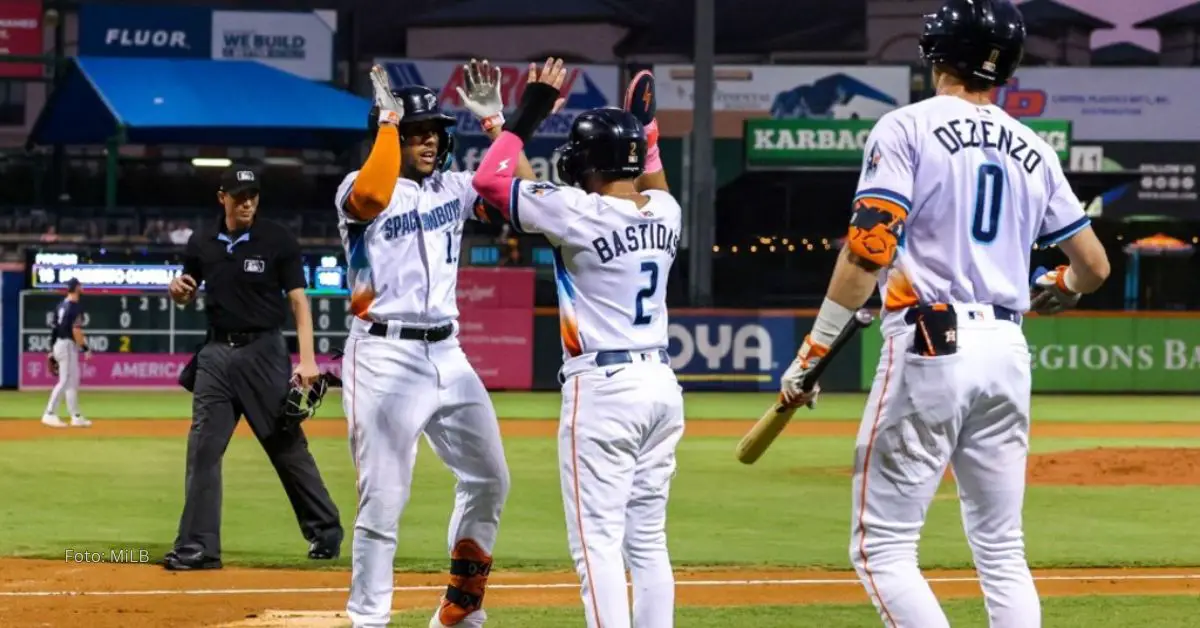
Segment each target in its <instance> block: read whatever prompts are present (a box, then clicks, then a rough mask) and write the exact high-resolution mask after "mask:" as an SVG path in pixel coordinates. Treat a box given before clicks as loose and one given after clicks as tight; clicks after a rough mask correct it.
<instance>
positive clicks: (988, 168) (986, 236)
mask: <svg viewBox="0 0 1200 628" xmlns="http://www.w3.org/2000/svg"><path fill="white" fill-rule="evenodd" d="M975 185H976V187H975V214H974V216H973V217H972V218H971V237H973V238H975V240H976V241H977V242H982V243H984V244H990V243H991V242H992V241H993V240H995V239H996V233H997V232H998V231H999V230H1000V204H1001V203H1003V202H1004V170H1003V169H1001V168H1000V166H998V165H996V164H983V165H982V166H979V175H978V177H976V183H975Z"/></svg>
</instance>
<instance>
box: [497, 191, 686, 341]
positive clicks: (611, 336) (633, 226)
mask: <svg viewBox="0 0 1200 628" xmlns="http://www.w3.org/2000/svg"><path fill="white" fill-rule="evenodd" d="M513 186H514V188H515V189H514V190H513V193H512V201H511V207H510V208H509V214H510V215H511V217H512V224H513V227H514V228H515V229H516V230H517V231H518V232H522V233H541V234H544V235H545V236H546V238H547V239H548V240H550V244H552V245H553V246H554V270H555V279H556V280H557V284H558V316H559V326H560V328H561V332H562V344H563V353H564V356H565V357H564V359H569V358H571V357H575V356H579V355H582V354H584V353H592V352H596V351H624V350H629V351H636V350H644V349H665V348H667V342H668V340H667V308H666V300H667V295H666V285H667V275H668V274H669V273H670V271H671V264H672V262H674V261H675V254H676V252H677V251H678V250H679V230H680V223H681V220H682V217H681V216H682V211H681V210H680V208H679V203H677V202H676V201H675V199H674V198H673V197H672V196H671V195H670V194H668V193H666V192H662V191H658V190H648V191H646V192H645V194H646V195H647V196H648V197H650V202H648V203H646V204H645V205H644V206H642V207H640V208H639V207H638V206H637V205H636V204H635V203H634V202H633V201H629V200H625V199H618V198H613V197H611V196H601V195H599V194H588V193H587V192H584V191H583V190H580V189H579V188H574V187H559V186H557V185H554V184H553V183H547V182H542V181H526V180H522V179H514V180H513Z"/></svg>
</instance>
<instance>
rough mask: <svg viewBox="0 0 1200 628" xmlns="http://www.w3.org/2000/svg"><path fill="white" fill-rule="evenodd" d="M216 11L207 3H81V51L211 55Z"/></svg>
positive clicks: (113, 54)
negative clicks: (213, 15)
mask: <svg viewBox="0 0 1200 628" xmlns="http://www.w3.org/2000/svg"><path fill="white" fill-rule="evenodd" d="M211 41H212V11H211V10H210V9H207V8H204V7H179V6H176V7H171V6H152V5H110V4H91V3H86V4H83V5H81V6H80V7H79V54H80V55H82V56H97V57H187V58H194V59H205V58H208V57H209V47H210V42H211Z"/></svg>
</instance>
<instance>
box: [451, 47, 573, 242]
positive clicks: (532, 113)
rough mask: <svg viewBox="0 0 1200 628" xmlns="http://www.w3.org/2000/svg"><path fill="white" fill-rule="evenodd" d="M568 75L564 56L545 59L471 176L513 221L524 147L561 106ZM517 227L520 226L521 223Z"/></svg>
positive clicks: (485, 196) (482, 192)
mask: <svg viewBox="0 0 1200 628" xmlns="http://www.w3.org/2000/svg"><path fill="white" fill-rule="evenodd" d="M565 77H566V72H565V71H564V70H563V67H562V59H558V60H555V61H554V62H553V63H551V60H550V59H547V60H546V66H545V67H544V68H543V69H542V72H541V75H540V77H537V78H536V79H535V80H534V81H533V82H531V83H529V84H528V85H527V86H526V87H525V93H524V94H522V95H521V104H520V105H519V106H518V107H517V110H516V111H515V112H513V117H512V119H511V120H508V121H506V122H505V123H504V127H503V130H502V132H501V133H500V134H499V137H498V138H497V139H496V141H495V142H493V143H492V146H491V148H489V149H488V151H487V153H486V154H485V155H484V156H483V162H482V163H480V164H479V168H478V169H476V171H475V176H474V178H473V179H472V184H473V185H474V186H475V191H476V192H478V193H479V196H481V197H482V198H483V200H485V201H487V202H488V203H489V204H491V205H492V206H494V207H496V208H497V209H499V210H500V212H501V213H502V214H504V217H505V218H508V219H509V220H512V216H511V214H512V208H513V201H514V198H515V192H516V190H515V188H516V182H517V181H519V180H520V179H521V177H520V176H519V175H518V173H517V163H518V161H519V158H520V156H521V150H522V149H523V148H524V146H525V142H528V141H529V140H530V138H532V137H533V133H534V132H535V131H536V130H537V128H538V127H539V126H541V124H542V122H543V121H544V120H545V119H546V117H547V116H549V115H550V114H551V113H552V112H553V111H554V109H555V108H556V107H561V106H562V104H561V101H562V99H561V98H559V92H560V90H561V89H562V83H563V79H564V78H565ZM530 175H532V169H530ZM529 178H532V176H530V177H529ZM515 226H516V227H517V228H518V229H520V225H519V224H516V225H515Z"/></svg>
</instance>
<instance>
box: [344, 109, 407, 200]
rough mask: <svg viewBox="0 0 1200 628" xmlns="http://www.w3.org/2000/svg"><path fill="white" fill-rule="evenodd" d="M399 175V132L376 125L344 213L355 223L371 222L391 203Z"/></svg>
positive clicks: (391, 127) (390, 126)
mask: <svg viewBox="0 0 1200 628" xmlns="http://www.w3.org/2000/svg"><path fill="white" fill-rule="evenodd" d="M398 176H400V131H399V130H397V129H396V127H395V126H392V125H389V124H384V125H380V126H379V133H378V134H377V135H376V136H375V145H374V146H372V147H371V154H370V155H367V161H366V163H364V164H363V167H362V169H361V170H359V171H358V178H357V179H355V180H354V186H353V187H351V188H350V196H349V198H347V199H346V208H345V209H346V213H348V214H350V215H351V216H353V217H354V218H356V219H358V220H373V219H374V218H375V217H376V216H378V215H379V214H382V213H383V210H385V209H387V207H388V205H389V204H390V203H391V202H392V192H393V191H394V190H395V189H396V177H398Z"/></svg>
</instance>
